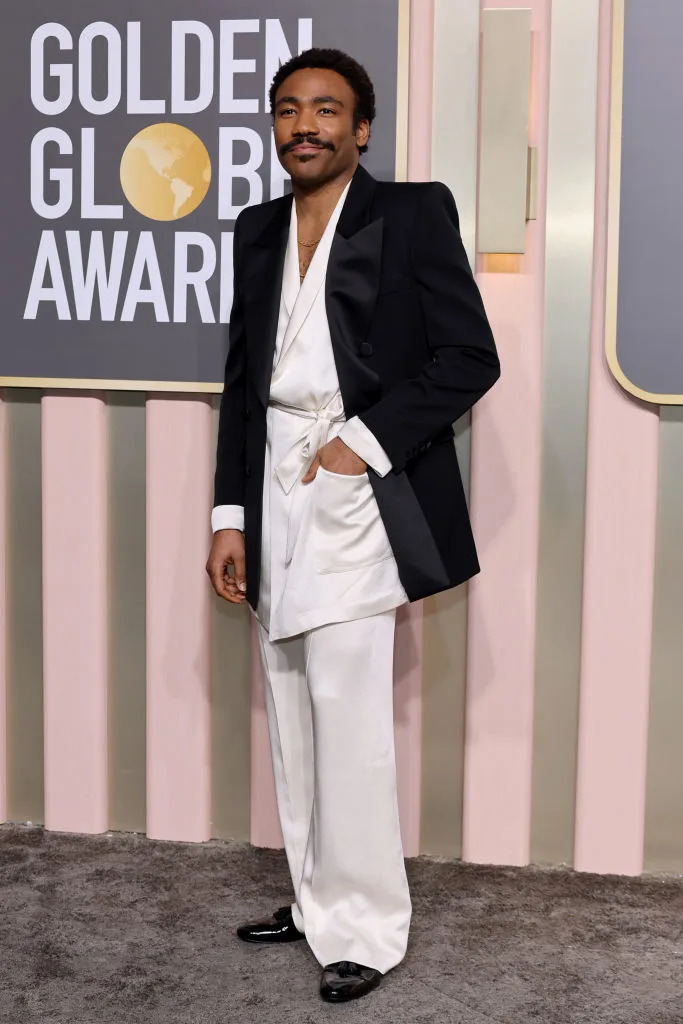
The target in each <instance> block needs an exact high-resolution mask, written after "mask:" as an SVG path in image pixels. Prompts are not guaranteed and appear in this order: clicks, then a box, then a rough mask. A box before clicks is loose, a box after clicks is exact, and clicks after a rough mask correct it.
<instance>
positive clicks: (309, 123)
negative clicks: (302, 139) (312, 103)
mask: <svg viewBox="0 0 683 1024" xmlns="http://www.w3.org/2000/svg"><path fill="white" fill-rule="evenodd" d="M317 134H318V129H317V128H316V126H315V123H314V121H313V118H312V116H311V114H310V113H308V112H306V111H299V113H298V114H297V116H296V120H295V122H294V124H293V125H292V135H317Z"/></svg>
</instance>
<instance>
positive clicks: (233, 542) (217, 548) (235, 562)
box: [206, 530, 247, 604]
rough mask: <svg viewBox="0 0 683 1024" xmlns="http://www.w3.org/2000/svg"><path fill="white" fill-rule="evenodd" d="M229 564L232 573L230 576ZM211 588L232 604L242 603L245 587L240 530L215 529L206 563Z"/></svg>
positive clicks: (242, 536)
mask: <svg viewBox="0 0 683 1024" xmlns="http://www.w3.org/2000/svg"><path fill="white" fill-rule="evenodd" d="M230 566H232V568H233V575H232V576H230V574H229V569H230ZM206 571H207V572H208V574H209V577H210V579H211V583H212V584H213V589H214V590H215V591H216V593H217V594H218V596H219V597H224V598H225V600H226V601H231V602H232V604H242V602H243V601H244V596H245V595H244V592H245V590H246V589H247V580H246V572H245V558H244V534H243V533H242V531H241V530H217V531H216V533H214V535H213V543H212V544H211V551H210V552H209V558H208V561H207V563H206Z"/></svg>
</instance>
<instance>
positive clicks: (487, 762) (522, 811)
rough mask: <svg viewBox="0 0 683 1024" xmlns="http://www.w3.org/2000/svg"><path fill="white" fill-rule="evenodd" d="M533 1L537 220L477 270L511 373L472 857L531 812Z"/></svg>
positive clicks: (484, 645)
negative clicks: (501, 258) (503, 262)
mask: <svg viewBox="0 0 683 1024" xmlns="http://www.w3.org/2000/svg"><path fill="white" fill-rule="evenodd" d="M516 6H518V4H517V3H516V2H514V0H504V2H502V0H495V2H494V0H491V2H490V3H489V2H485V3H484V4H483V7H485V8H486V7H516ZM531 7H532V31H533V33H534V39H533V49H532V85H531V90H532V102H531V107H530V124H529V130H530V144H531V145H536V146H537V147H538V166H539V181H538V205H537V209H538V219H537V220H536V221H530V222H529V223H528V224H527V234H526V249H525V254H524V255H523V256H522V257H520V264H519V272H518V273H480V274H478V276H477V281H478V284H479V287H480V289H481V292H482V297H483V299H484V304H485V306H486V311H487V314H488V316H489V319H490V321H491V326H492V329H493V333H494V336H495V339H496V344H497V347H498V351H499V355H500V360H501V365H502V373H501V378H500V380H499V381H498V382H497V383H496V385H495V387H494V388H493V390H492V391H491V392H490V394H488V395H486V396H485V398H484V399H483V400H482V402H481V403H480V404H478V405H477V406H476V407H475V408H474V410H473V413H472V468H471V482H470V511H471V515H472V523H473V528H474V533H475V536H476V539H477V545H478V549H479V554H480V561H481V565H482V573H481V575H479V576H477V577H475V579H474V580H473V581H472V583H471V584H470V589H469V613H468V640H467V650H468V662H467V704H466V734H465V779H464V792H463V857H464V859H465V860H469V861H475V862H479V863H493V864H526V863H527V862H528V859H529V830H530V822H531V759H532V749H533V691H534V650H535V638H536V579H537V548H538V516H539V489H540V464H541V391H542V350H543V282H544V256H545V247H544V230H545V208H546V179H545V167H546V161H547V140H548V131H547V120H548V99H547V78H548V60H549V4H547V3H545V2H544V0H533V2H532V3H531ZM520 396H523V415H521V414H520Z"/></svg>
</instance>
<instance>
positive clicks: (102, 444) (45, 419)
mask: <svg viewBox="0 0 683 1024" xmlns="http://www.w3.org/2000/svg"><path fill="white" fill-rule="evenodd" d="M106 437H107V410H106V406H105V403H104V401H103V399H102V397H100V396H98V395H91V394H84V393H79V394H78V395H70V394H64V393H60V394H47V395H45V396H44V397H43V399H42V456H43V466H42V484H43V656H44V686H45V690H44V709H45V711H44V713H45V825H46V828H48V829H54V830H59V831H62V832H104V831H106V829H107V824H108V823H107V681H108V680H107V674H108V666H107V444H106Z"/></svg>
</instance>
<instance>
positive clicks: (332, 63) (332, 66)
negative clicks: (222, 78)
mask: <svg viewBox="0 0 683 1024" xmlns="http://www.w3.org/2000/svg"><path fill="white" fill-rule="evenodd" d="M302 68H327V69H329V70H330V71H336V72H337V74H338V75H341V76H342V77H343V78H345V79H346V81H347V82H348V83H349V85H350V86H351V88H352V89H353V92H354V95H355V97H356V105H355V107H354V109H353V130H354V132H355V130H356V128H357V127H358V124H359V122H360V121H367V122H368V124H370V125H371V124H372V122H373V120H374V118H375V90H374V87H373V84H372V82H371V81H370V76H369V75H368V73H367V71H366V70H365V68H364V67H363V65H362V64H359V63H358V61H357V60H354V59H353V57H349V55H348V53H344V52H343V50H333V49H326V48H323V47H319V46H313V47H311V49H310V50H304V51H303V52H302V53H299V54H297V55H296V56H295V57H291V58H290V59H289V60H288V61H286V63H284V64H281V65H280V67H279V68H278V70H277V71H276V72H275V75H274V76H273V81H272V82H271V85H270V90H269V92H268V98H269V100H270V113H271V116H272V117H275V96H276V94H277V91H278V89H279V88H280V86H281V85H282V83H283V82H284V80H285V78H288V77H289V75H291V74H293V73H294V72H295V71H300V70H301V69H302ZM368 138H369V136H368ZM367 148H368V145H367V143H366V144H365V145H364V146H359V147H358V152H359V153H365V152H367Z"/></svg>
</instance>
